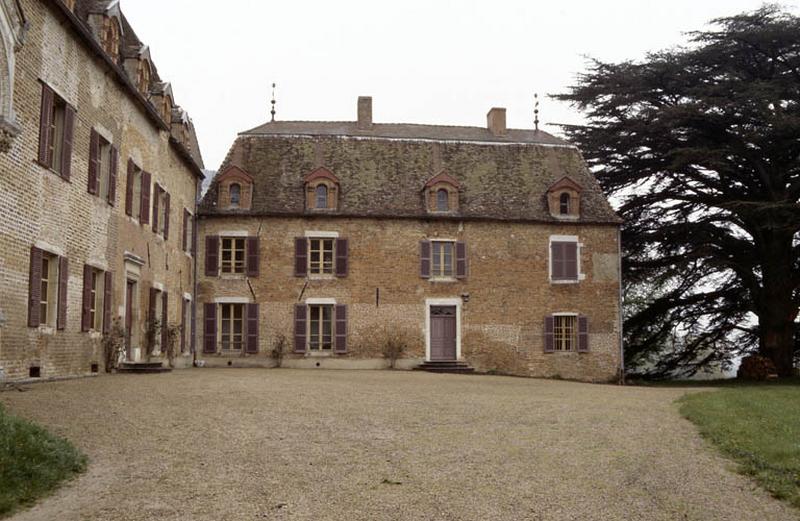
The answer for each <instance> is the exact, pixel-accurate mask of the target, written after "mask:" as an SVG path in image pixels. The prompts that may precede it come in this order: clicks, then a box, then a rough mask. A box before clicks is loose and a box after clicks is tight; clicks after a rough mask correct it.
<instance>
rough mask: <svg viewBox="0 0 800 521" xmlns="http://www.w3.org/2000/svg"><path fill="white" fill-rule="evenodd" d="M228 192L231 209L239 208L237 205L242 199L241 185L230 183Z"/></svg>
mask: <svg viewBox="0 0 800 521" xmlns="http://www.w3.org/2000/svg"><path fill="white" fill-rule="evenodd" d="M228 191H229V192H230V201H231V208H239V203H240V202H241V199H242V185H240V184H239V183H231V185H230V186H229V187H228Z"/></svg>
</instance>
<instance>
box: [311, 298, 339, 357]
mask: <svg viewBox="0 0 800 521" xmlns="http://www.w3.org/2000/svg"><path fill="white" fill-rule="evenodd" d="M308 312H309V321H308V348H309V350H311V351H329V350H331V349H332V348H333V306H332V305H328V304H320V305H311V306H308Z"/></svg>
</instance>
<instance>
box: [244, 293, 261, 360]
mask: <svg viewBox="0 0 800 521" xmlns="http://www.w3.org/2000/svg"><path fill="white" fill-rule="evenodd" d="M245 349H246V351H247V352H248V353H258V304H247V341H246V344H245Z"/></svg>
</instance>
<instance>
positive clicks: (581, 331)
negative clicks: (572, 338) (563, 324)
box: [578, 315, 589, 353]
mask: <svg viewBox="0 0 800 521" xmlns="http://www.w3.org/2000/svg"><path fill="white" fill-rule="evenodd" d="M588 351H589V318H588V317H586V316H584V315H579V316H578V352H579V353H586V352H588Z"/></svg>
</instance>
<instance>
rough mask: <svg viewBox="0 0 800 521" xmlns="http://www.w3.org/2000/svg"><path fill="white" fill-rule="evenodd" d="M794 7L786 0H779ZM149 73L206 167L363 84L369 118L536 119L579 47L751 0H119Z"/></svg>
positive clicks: (642, 47)
mask: <svg viewBox="0 0 800 521" xmlns="http://www.w3.org/2000/svg"><path fill="white" fill-rule="evenodd" d="M786 4H787V5H789V6H791V8H792V10H793V11H795V12H797V8H796V5H797V2H796V1H792V0H790V1H789V2H787V3H786ZM121 5H122V10H123V12H125V13H126V16H127V17H128V19H129V20H130V22H131V24H132V26H133V28H134V30H135V31H136V32H137V34H138V36H139V38H140V39H141V40H142V41H144V42H145V43H146V44H148V45H150V48H151V55H152V57H153V60H154V62H155V65H156V67H157V68H158V71H159V74H160V75H161V77H162V78H163V79H165V80H166V81H170V82H171V83H172V88H173V92H174V94H175V98H176V99H175V101H176V102H177V103H178V104H179V105H181V106H183V107H184V108H185V109H186V110H188V111H189V114H190V115H191V117H192V119H193V120H194V123H195V126H196V127H197V132H198V135H199V138H200V146H201V151H202V153H203V157H204V160H205V163H206V168H209V169H214V170H215V169H217V167H218V166H219V164H220V162H221V161H222V160H223V158H224V157H225V154H226V153H227V151H228V148H229V147H230V145H231V143H232V142H233V140H234V138H235V137H236V134H237V133H238V132H241V131H243V130H247V129H249V128H252V127H255V126H258V125H259V124H261V123H264V122H265V121H267V120H268V118H269V98H270V90H271V89H270V85H271V83H272V82H275V83H277V85H278V86H277V89H276V93H277V119H283V120H354V119H355V117H356V98H357V97H358V96H359V95H371V96H372V97H373V118H374V120H375V121H376V122H408V123H433V124H444V125H475V126H484V125H485V124H486V112H487V111H488V110H489V108H491V107H493V106H499V107H506V108H507V109H508V116H507V117H508V126H509V127H513V128H530V127H532V126H533V93H534V92H538V93H540V96H541V98H542V99H541V106H540V110H541V120H542V123H543V126H542V128H544V129H545V130H548V131H550V132H554V133H556V132H557V129H556V128H554V127H553V126H552V125H549V123H560V122H568V123H571V122H578V121H580V114H578V113H577V112H575V111H574V110H573V109H572V108H571V107H569V106H567V105H561V104H558V103H556V102H554V101H552V100H549V99H548V98H546V97H545V96H544V95H545V94H548V93H556V92H563V91H564V90H565V89H566V88H567V87H568V86H569V85H571V84H572V83H573V82H574V79H575V75H576V74H577V73H579V72H580V71H582V70H583V69H584V63H585V62H584V56H586V55H588V56H592V57H595V58H599V59H601V60H607V61H619V60H625V59H637V58H641V57H643V56H644V54H645V53H646V52H647V51H653V50H658V49H662V48H665V47H671V46H674V45H678V44H681V43H682V42H684V41H685V36H684V35H683V33H684V32H686V31H691V30H695V29H700V28H703V26H704V25H705V23H706V22H707V21H708V20H710V19H712V18H715V17H719V16H727V15H731V14H735V13H739V12H741V11H749V10H753V9H757V8H758V7H759V6H760V5H761V2H760V1H755V0H671V1H669V2H663V1H658V2H656V1H647V0H606V1H603V2H598V1H579V0H560V1H556V2H540V1H535V0H519V1H504V0H491V1H490V0H484V1H480V2H479V1H470V0H457V1H449V0H448V1H433V0H427V1H424V0H401V1H395V2H383V1H378V0H373V1H371V2H368V1H360V2H359V1H347V0H340V1H299V0H295V1H282V2H267V1H263V0H226V1H225V2H216V1H214V2H212V1H210V0H169V1H165V0H121Z"/></svg>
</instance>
